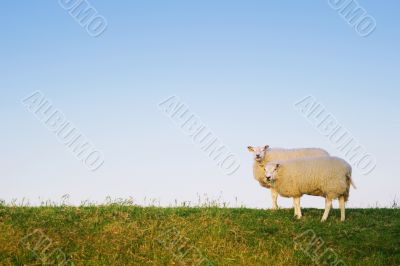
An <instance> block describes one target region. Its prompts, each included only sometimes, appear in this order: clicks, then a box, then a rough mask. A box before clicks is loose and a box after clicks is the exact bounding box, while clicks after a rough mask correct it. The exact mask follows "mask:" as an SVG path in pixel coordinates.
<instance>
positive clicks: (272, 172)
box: [265, 163, 281, 182]
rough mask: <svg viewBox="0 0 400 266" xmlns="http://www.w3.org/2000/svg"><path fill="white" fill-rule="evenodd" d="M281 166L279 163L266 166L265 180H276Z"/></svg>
mask: <svg viewBox="0 0 400 266" xmlns="http://www.w3.org/2000/svg"><path fill="white" fill-rule="evenodd" d="M280 166H281V165H280V164H279V163H269V164H267V165H266V166H265V178H266V179H267V182H271V181H274V180H276V174H277V172H278V169H279V167H280Z"/></svg>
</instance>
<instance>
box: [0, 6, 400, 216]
mask: <svg viewBox="0 0 400 266" xmlns="http://www.w3.org/2000/svg"><path fill="white" fill-rule="evenodd" d="M90 3H91V5H92V6H93V7H95V8H96V10H97V12H98V13H99V14H101V15H102V16H104V17H105V18H106V20H107V22H108V27H107V29H106V31H105V32H104V33H103V34H102V35H101V36H99V37H97V38H93V37H91V36H90V35H88V34H87V32H86V30H85V29H84V28H82V27H81V26H80V25H79V23H77V22H76V21H75V19H74V18H73V17H72V16H71V15H70V14H69V13H68V12H67V11H66V10H64V9H63V8H62V7H61V6H60V5H59V3H58V1H40V2H35V3H34V2H28V1H10V0H9V1H3V3H2V8H1V11H0V12H1V16H0V22H1V25H2V27H1V42H0V48H1V49H0V58H1V60H0V73H1V74H0V75H1V79H0V90H1V92H2V94H1V97H0V111H1V123H2V130H1V131H0V138H1V144H2V145H1V147H2V148H1V149H0V161H1V162H2V163H1V165H2V167H1V168H0V178H1V180H2V183H3V185H2V186H1V188H0V198H2V199H5V200H6V201H10V200H12V199H14V198H16V199H22V198H24V197H25V198H27V199H29V200H30V201H31V202H33V203H35V202H38V201H39V200H38V199H39V198H41V199H51V200H54V201H57V200H59V199H60V198H61V196H62V195H64V194H69V195H70V197H71V202H72V203H79V202H80V201H82V200H87V199H89V200H92V201H103V200H104V198H105V197H106V196H111V197H113V198H117V197H123V198H126V197H129V196H132V197H133V198H134V199H137V200H138V201H139V202H141V201H143V200H144V198H145V197H146V198H154V199H157V200H160V202H161V203H162V204H163V205H167V204H169V203H173V202H174V200H175V199H177V200H178V201H192V202H194V201H196V200H197V194H200V195H204V194H206V195H208V197H209V198H214V199H216V198H218V197H219V196H220V195H222V197H221V198H222V200H223V201H226V202H230V203H231V205H234V204H235V198H236V197H237V199H238V202H239V203H243V204H245V205H246V206H249V207H260V208H267V207H270V206H271V200H270V193H269V191H267V190H265V189H263V188H261V187H260V186H259V185H258V183H257V182H256V181H255V180H253V177H252V161H251V155H250V154H248V152H247V150H246V147H247V146H248V145H264V144H269V145H270V146H272V147H274V146H275V147H287V148H292V147H293V148H294V147H321V148H324V149H326V150H328V151H329V152H330V153H331V154H333V155H338V156H341V154H340V152H339V151H337V150H336V149H335V147H334V146H333V145H331V143H330V142H329V140H327V139H326V138H325V137H324V136H322V135H321V134H320V133H319V132H318V130H317V129H315V127H313V126H312V125H311V124H310V123H308V122H307V120H306V119H305V118H303V117H302V116H301V114H299V113H298V112H297V111H296V110H295V109H294V108H293V103H294V102H296V101H297V100H299V99H301V98H303V97H304V96H306V95H313V96H314V97H316V98H317V99H318V100H319V101H320V102H321V103H323V104H324V105H325V106H326V108H327V109H328V110H329V112H331V113H332V114H334V115H335V117H336V118H337V119H338V121H340V123H341V124H342V125H344V126H345V127H346V128H347V129H348V130H349V131H350V132H351V133H352V135H354V136H355V137H356V138H357V140H358V141H359V142H360V143H362V144H363V145H364V146H365V147H366V149H367V150H368V152H370V153H371V154H373V155H374V156H375V157H376V158H377V167H376V169H375V170H374V171H373V172H372V173H371V174H370V175H367V176H364V175H362V174H361V173H359V172H357V170H356V171H355V173H354V181H355V183H356V184H357V188H358V189H357V190H352V191H351V196H350V201H349V205H350V206H355V207H366V206H373V205H375V204H376V203H377V202H378V203H379V204H380V205H382V206H386V205H389V203H390V202H391V201H392V200H393V199H394V198H395V197H396V195H397V198H399V197H400V193H399V188H400V181H399V176H398V172H397V167H396V166H397V165H396V164H397V163H398V162H399V160H400V156H399V153H398V151H399V150H400V144H399V143H400V142H399V141H398V139H397V137H398V135H399V133H400V124H399V115H400V110H399V109H400V107H399V106H400V105H399V96H400V95H399V94H400V92H399V88H400V79H399V73H400V71H399V70H400V53H399V47H400V34H399V33H400V28H399V25H400V23H399V22H400V18H399V17H398V14H397V13H398V12H397V11H398V10H399V7H400V4H399V3H398V1H394V0H392V1H385V3H378V2H375V1H358V3H359V4H360V5H361V6H362V7H363V8H364V9H365V10H366V11H367V12H368V14H370V15H371V16H373V17H374V18H375V20H376V24H377V26H376V30H375V31H374V32H373V33H372V34H371V35H370V36H368V37H366V38H363V37H360V36H359V35H358V34H357V33H356V31H355V30H354V29H353V28H352V27H351V26H349V25H348V24H347V22H346V21H345V20H343V18H342V17H341V16H340V15H339V14H338V12H337V11H335V10H333V9H332V8H331V7H330V6H329V4H328V1H301V2H294V1H279V2H278V1H250V2H249V1H189V2H188V1H167V2H166V1H117V2H115V1H114V2H110V1H90ZM36 90H40V91H41V92H43V94H44V95H45V96H46V97H47V98H48V99H51V101H52V102H53V104H54V106H55V107H57V108H58V109H60V110H62V112H63V113H64V114H65V115H66V116H67V118H68V120H70V121H72V122H73V123H74V124H75V125H76V127H77V128H79V130H80V131H81V132H83V133H84V134H85V135H86V136H87V137H88V138H89V139H90V140H91V141H92V142H93V143H94V145H95V146H96V147H97V148H98V149H100V150H101V151H102V152H103V153H104V157H105V163H104V165H103V166H102V167H101V169H99V170H98V171H96V172H91V171H88V169H87V168H86V167H85V166H84V165H83V164H82V163H81V162H80V161H78V160H77V159H76V158H75V157H74V156H73V155H72V154H71V153H70V152H69V151H68V150H67V149H66V148H65V147H64V146H63V145H62V144H61V143H59V142H58V140H57V138H56V137H55V136H54V134H53V133H52V132H50V131H48V130H47V129H46V127H45V126H44V125H43V124H42V123H41V122H40V121H38V120H37V119H36V118H35V117H34V115H33V114H32V113H30V112H28V111H27V110H26V108H25V107H24V106H23V105H22V104H21V99H22V98H24V97H26V96H27V95H29V94H31V93H32V92H34V91H36ZM171 95H177V96H179V97H180V98H181V99H182V101H183V102H185V103H186V104H187V105H188V106H189V107H190V110H191V111H192V112H193V113H195V114H196V115H198V116H199V117H200V118H201V119H202V121H203V122H204V123H205V124H206V125H207V126H208V127H209V128H210V129H212V130H213V132H215V134H216V135H217V136H218V137H219V139H220V140H221V141H222V142H223V143H225V144H226V145H227V146H229V148H230V149H231V150H232V152H234V153H236V154H237V156H238V158H239V159H240V162H241V167H240V169H239V171H238V172H236V173H235V174H234V175H232V176H226V175H224V174H222V173H221V172H220V170H219V169H218V167H216V166H215V164H214V163H213V162H212V161H211V160H210V159H209V158H207V157H206V156H205V155H204V153H203V152H202V151H201V150H199V149H198V148H197V147H196V146H195V145H194V144H193V143H192V142H191V140H190V138H188V137H187V136H185V135H184V134H183V133H182V132H181V131H180V130H179V128H178V127H176V126H175V125H174V124H173V123H172V122H171V120H169V118H168V117H166V116H165V115H164V114H163V113H162V112H160V110H159V109H158V107H157V104H158V103H159V102H160V101H162V100H164V99H165V98H167V97H169V96H171ZM303 202H304V204H303V205H304V206H314V207H321V208H322V207H323V206H324V202H323V200H322V199H319V198H316V197H305V198H304V200H303ZM280 204H281V205H282V206H290V205H291V201H290V200H289V199H280Z"/></svg>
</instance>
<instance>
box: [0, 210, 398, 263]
mask: <svg viewBox="0 0 400 266" xmlns="http://www.w3.org/2000/svg"><path fill="white" fill-rule="evenodd" d="M322 212H323V210H318V209H303V214H304V217H303V218H302V220H295V219H293V210H292V209H281V210H278V211H270V210H254V209H246V208H235V209H228V208H217V207H208V208H207V207H204V208H195V207H193V208H187V207H177V208H158V207H138V206H124V205H115V204H111V205H108V206H88V207H68V206H52V207H36V208H34V207H11V206H1V205H0V265H42V264H43V265H44V264H46V263H51V262H53V263H56V262H57V259H55V257H56V255H54V254H56V253H53V255H50V254H51V252H54V251H55V250H56V251H57V252H58V254H59V256H58V262H60V261H61V260H62V259H61V258H62V255H60V254H65V256H66V258H68V259H70V260H71V261H72V262H73V264H74V265H195V264H196V263H198V264H199V265H207V262H209V263H210V264H209V265H313V264H315V265H317V264H322V265H323V264H324V263H325V264H326V265H329V263H330V262H332V261H333V260H335V256H337V261H339V260H341V261H342V262H344V263H345V264H346V265H363V266H365V265H400V209H377V208H376V209H348V210H347V213H346V214H347V220H346V222H344V223H341V222H340V221H339V211H338V210H336V209H335V210H333V211H332V212H331V214H330V217H329V218H328V221H327V222H326V223H320V221H319V220H320V218H321V216H322ZM35 230H36V231H35ZM307 230H309V231H307ZM310 230H312V231H310ZM304 232H306V233H305V234H303V233H304ZM45 237H47V243H48V244H49V245H46V244H45V243H44V242H40V241H43V239H45ZM308 237H310V238H308ZM313 239H314V241H315V243H311V244H310V243H309V242H310V240H313ZM46 246H47V247H46ZM318 247H319V249H318ZM60 252H62V253H60ZM324 252H325V253H324ZM318 257H319V260H317V261H313V258H314V259H315V258H318ZM211 263H212V264H211ZM73 264H72V263H71V262H67V263H65V265H73ZM60 265H62V264H60ZM338 265H343V264H338Z"/></svg>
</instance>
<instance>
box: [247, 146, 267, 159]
mask: <svg viewBox="0 0 400 266" xmlns="http://www.w3.org/2000/svg"><path fill="white" fill-rule="evenodd" d="M268 148H269V146H268V145H265V146H262V147H252V146H248V147H247V149H248V150H249V152H252V153H253V154H254V160H256V161H257V162H262V161H264V158H265V153H266V151H267V150H268Z"/></svg>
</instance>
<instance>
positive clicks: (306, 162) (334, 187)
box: [265, 157, 355, 222]
mask: <svg viewBox="0 0 400 266" xmlns="http://www.w3.org/2000/svg"><path fill="white" fill-rule="evenodd" d="M265 178H266V182H268V183H270V185H271V187H272V188H274V189H275V190H276V191H277V192H278V193H279V195H281V196H283V197H293V198H294V199H300V197H301V196H302V195H304V194H306V195H313V196H322V197H325V212H324V215H323V216H322V219H321V222H324V221H325V220H326V219H327V218H328V214H329V211H330V208H331V206H332V200H333V199H337V198H339V206H340V212H341V218H340V220H341V221H344V220H345V202H346V201H347V200H348V198H349V190H350V184H351V185H352V186H353V187H354V188H355V186H354V184H353V181H352V179H351V166H350V165H349V164H348V163H347V162H346V161H345V160H343V159H340V158H338V157H314V158H300V159H293V160H286V161H280V162H270V163H268V164H267V165H266V166H265ZM295 213H296V214H297V218H298V219H300V218H301V210H300V205H299V204H296V205H295Z"/></svg>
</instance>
